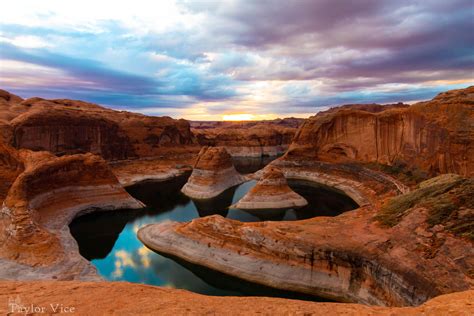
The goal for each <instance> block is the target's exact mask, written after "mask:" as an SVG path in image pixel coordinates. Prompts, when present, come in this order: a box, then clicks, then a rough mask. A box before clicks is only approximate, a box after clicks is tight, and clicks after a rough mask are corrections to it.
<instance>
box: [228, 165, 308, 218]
mask: <svg viewBox="0 0 474 316" xmlns="http://www.w3.org/2000/svg"><path fill="white" fill-rule="evenodd" d="M307 204H308V202H307V201H306V200H305V198H304V197H302V196H300V195H299V194H298V193H296V192H294V191H293V190H292V189H291V188H290V187H289V186H288V183H287V182H286V179H285V176H284V175H283V173H282V172H281V170H279V169H278V168H276V167H269V168H266V169H265V170H264V171H263V173H262V177H261V178H260V180H258V182H257V185H255V186H254V187H253V188H252V189H251V190H250V191H249V192H248V193H247V194H246V195H245V196H244V197H242V198H241V199H240V200H239V201H238V202H237V203H236V204H235V208H238V209H242V210H268V209H289V208H298V207H303V206H305V205H307Z"/></svg>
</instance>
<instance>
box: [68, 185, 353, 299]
mask: <svg viewBox="0 0 474 316" xmlns="http://www.w3.org/2000/svg"><path fill="white" fill-rule="evenodd" d="M185 182H186V177H183V178H181V179H177V180H173V181H167V182H161V183H147V184H141V185H137V186H134V187H132V188H130V189H129V192H130V194H132V195H133V196H134V197H136V198H137V199H139V200H141V201H143V202H144V203H145V204H146V205H147V208H146V209H145V210H122V211H115V212H105V213H94V214H90V215H85V216H83V217H80V218H78V219H76V220H74V222H73V223H72V224H71V225H70V228H71V233H72V234H73V236H74V237H75V238H76V240H77V241H78V244H79V248H80V252H81V254H82V255H83V256H84V257H85V258H86V259H88V260H90V261H91V262H92V264H93V265H94V266H95V267H96V268H97V270H98V272H99V274H100V275H101V276H102V277H104V278H105V279H107V280H111V281H129V282H136V283H144V284H152V285H159V286H165V287H172V288H180V289H187V290H190V291H193V292H197V293H202V294H208V295H249V293H250V294H252V295H254V294H255V292H252V293H251V291H249V290H248V289H249V288H248V287H247V286H242V287H239V286H237V287H236V286H235V285H236V284H235V281H233V282H227V283H226V281H223V280H224V278H223V276H222V275H214V274H213V273H209V271H205V273H204V272H203V271H201V269H200V268H199V267H195V266H192V265H188V264H183V263H182V262H181V263H179V262H177V261H175V260H172V259H170V258H167V257H165V256H162V255H160V254H157V253H155V252H152V251H150V250H149V249H148V248H146V247H145V246H144V245H143V244H142V243H141V242H140V241H139V240H138V239H137V237H136V233H137V231H138V229H139V228H140V227H142V226H144V225H147V224H151V223H157V222H163V221H167V220H171V221H178V222H184V221H189V220H192V219H194V218H198V217H204V216H208V215H212V214H220V215H222V216H225V217H227V218H232V219H236V220H240V221H245V222H248V221H261V220H297V219H304V218H310V217H314V216H321V215H326V216H327V215H330V216H334V215H337V214H339V213H341V212H343V211H346V210H348V209H353V208H354V207H355V206H356V205H355V203H353V202H352V200H350V199H349V198H347V197H345V196H342V195H340V194H338V193H335V192H332V191H327V190H324V189H322V188H316V187H311V186H308V185H305V184H291V183H290V184H291V186H292V188H293V189H294V190H295V191H297V192H298V193H300V194H301V195H303V196H304V197H305V198H306V199H307V200H308V202H309V205H308V206H307V207H305V208H302V209H299V210H287V211H283V212H280V213H277V214H273V215H272V216H273V217H271V218H259V217H256V216H254V215H251V214H249V213H246V212H244V211H240V210H236V209H229V206H230V205H232V204H234V203H236V202H237V201H238V200H239V199H240V198H241V197H243V196H244V195H245V193H246V192H247V191H248V190H250V189H251V188H252V187H253V186H254V185H255V181H250V182H247V183H244V184H241V185H239V186H237V187H235V188H231V189H229V190H227V191H225V192H224V193H222V194H221V195H220V196H218V197H217V198H215V199H211V200H208V201H206V202H203V201H201V202H198V201H193V200H191V199H189V198H188V197H186V196H185V195H183V194H182V193H181V192H180V189H181V187H182V186H183V185H184V183H185ZM231 283H232V284H231ZM257 295H258V293H257Z"/></svg>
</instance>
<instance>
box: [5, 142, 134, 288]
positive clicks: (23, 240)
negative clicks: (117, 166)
mask: <svg viewBox="0 0 474 316" xmlns="http://www.w3.org/2000/svg"><path fill="white" fill-rule="evenodd" d="M0 157H1V159H0V175H2V177H3V175H5V174H6V175H7V177H6V178H5V179H6V180H7V182H8V183H9V184H11V185H10V187H9V188H8V191H7V193H6V194H5V189H4V188H3V187H2V191H1V192H0V193H1V196H0V197H1V201H0V202H1V203H2V208H1V210H0V264H1V265H2V271H1V272H0V279H1V278H7V277H10V278H11V277H12V276H15V277H16V278H19V279H21V278H26V279H27V278H31V277H33V276H34V275H35V274H36V273H38V274H40V275H42V277H46V278H51V277H53V276H54V277H56V278H66V277H71V275H72V277H78V276H81V277H83V278H87V275H90V276H91V277H92V278H97V276H96V274H95V271H94V269H93V268H92V266H91V265H90V263H89V262H87V261H86V260H85V259H83V258H82V257H81V256H80V255H79V253H78V250H77V244H76V242H75V241H74V239H73V238H72V236H71V235H70V233H69V229H68V227H67V225H68V224H69V223H70V222H71V221H72V220H73V218H74V217H76V216H79V215H80V214H83V213H85V212H91V211H94V210H115V209H125V208H126V209H138V208H142V207H143V204H142V203H141V202H139V201H137V200H135V199H134V198H132V197H131V196H130V195H129V194H128V193H127V192H126V191H125V190H124V189H123V188H122V186H121V185H120V184H119V183H118V181H117V179H116V177H115V176H114V175H113V174H112V172H111V171H110V169H109V168H108V166H107V164H106V162H105V161H104V160H103V159H102V158H100V157H98V156H95V155H92V154H84V155H72V156H63V157H56V156H54V155H53V154H51V153H48V152H32V151H29V150H20V151H16V150H14V149H13V148H10V147H8V146H5V145H1V146H0ZM40 267H42V268H40ZM52 267H55V268H54V269H53V268H52ZM41 271H43V272H41Z"/></svg>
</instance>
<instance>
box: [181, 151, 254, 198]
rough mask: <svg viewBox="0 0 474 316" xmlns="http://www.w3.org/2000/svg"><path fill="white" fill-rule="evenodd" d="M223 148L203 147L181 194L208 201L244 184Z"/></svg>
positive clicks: (243, 179)
mask: <svg viewBox="0 0 474 316" xmlns="http://www.w3.org/2000/svg"><path fill="white" fill-rule="evenodd" d="M245 181H246V179H245V178H244V177H243V176H242V175H240V174H239V173H238V172H237V171H236V170H235V168H234V165H233V164H232V157H231V156H230V155H229V153H228V152H227V151H226V149H225V148H223V147H203V148H202V149H201V151H200V152H199V155H198V157H197V159H196V163H195V164H194V169H193V172H192V174H191V176H190V177H189V179H188V182H187V183H186V184H185V185H184V187H183V188H182V190H181V191H182V192H183V193H184V194H186V195H187V196H189V197H191V198H193V199H209V198H212V197H215V196H218V195H219V194H221V193H222V192H224V191H225V190H227V189H229V188H231V187H233V186H236V185H238V184H241V183H243V182H245Z"/></svg>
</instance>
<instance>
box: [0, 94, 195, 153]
mask: <svg viewBox="0 0 474 316" xmlns="http://www.w3.org/2000/svg"><path fill="white" fill-rule="evenodd" d="M0 92H1V93H0V111H2V113H0V127H1V130H2V131H3V132H2V134H3V136H4V138H5V141H6V142H7V143H9V144H11V145H12V146H14V147H16V148H26V149H31V150H35V151H39V150H47V151H50V152H52V153H54V154H56V155H64V154H76V153H86V152H91V153H94V154H98V155H101V156H102V157H103V158H105V159H107V160H121V159H130V158H143V157H151V156H159V155H163V154H167V153H168V152H169V151H173V149H175V147H190V150H194V151H196V149H193V147H196V145H197V143H196V140H195V138H194V136H193V134H192V133H191V130H190V126H189V123H188V122H187V121H185V120H174V119H172V118H170V117H151V116H145V115H142V114H137V113H130V112H124V111H114V110H111V109H107V108H104V107H101V106H99V105H96V104H92V103H87V102H82V101H75V100H64V99H59V100H45V99H41V98H31V99H27V100H23V99H21V98H20V97H18V96H15V95H12V94H10V93H8V92H6V91H3V90H1V91H0ZM197 150H198V149H197ZM196 153H197V151H196Z"/></svg>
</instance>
